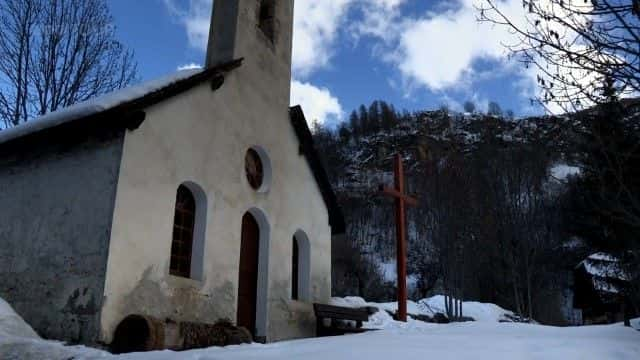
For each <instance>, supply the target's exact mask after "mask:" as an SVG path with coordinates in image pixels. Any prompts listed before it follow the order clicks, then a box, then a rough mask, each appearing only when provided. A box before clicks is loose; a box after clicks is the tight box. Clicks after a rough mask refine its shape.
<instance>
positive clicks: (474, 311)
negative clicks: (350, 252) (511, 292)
mask: <svg viewBox="0 0 640 360" xmlns="http://www.w3.org/2000/svg"><path fill="white" fill-rule="evenodd" d="M330 304H332V305H336V306H345V307H364V306H375V307H377V308H378V309H380V311H379V312H377V313H376V314H374V315H372V316H371V317H370V318H369V322H367V323H365V324H364V326H365V327H367V328H374V329H388V328H397V327H401V328H407V327H416V326H417V327H420V326H421V324H426V323H424V322H422V321H413V320H411V321H409V322H408V323H406V324H405V323H402V322H397V321H395V320H393V318H392V317H391V315H389V313H388V312H387V311H389V312H391V313H395V312H396V311H397V310H398V303H397V302H388V303H373V302H367V301H365V300H364V299H363V298H360V297H355V296H349V297H344V298H332V299H331V302H330ZM407 312H408V313H409V314H412V315H427V316H430V317H433V316H434V315H435V314H437V313H443V314H444V313H445V305H444V296H442V295H436V296H433V297H430V298H427V299H422V300H420V301H418V302H414V301H411V300H409V301H407ZM462 314H463V315H464V316H470V317H472V318H473V319H474V320H476V321H479V322H492V323H496V322H500V321H509V320H508V316H513V315H514V314H513V312H511V311H509V310H505V309H503V308H501V307H500V306H498V305H495V304H486V303H480V302H475V301H465V302H463V303H462Z"/></svg>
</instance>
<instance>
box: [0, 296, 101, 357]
mask: <svg viewBox="0 0 640 360" xmlns="http://www.w3.org/2000/svg"><path fill="white" fill-rule="evenodd" d="M107 355H108V354H107V353H106V352H104V351H100V350H96V349H90V348H87V347H84V346H65V345H64V344H63V343H60V342H57V341H47V340H43V339H42V338H40V336H38V334H36V332H35V331H33V329H32V328H31V326H29V324H27V323H26V322H25V321H24V320H23V319H22V318H21V317H20V315H18V314H17V313H16V312H15V311H14V310H13V308H12V307H11V305H9V304H8V303H7V302H6V301H4V300H3V299H2V298H0V359H2V360H31V359H33V360H41V359H47V360H67V359H95V358H98V357H104V356H107Z"/></svg>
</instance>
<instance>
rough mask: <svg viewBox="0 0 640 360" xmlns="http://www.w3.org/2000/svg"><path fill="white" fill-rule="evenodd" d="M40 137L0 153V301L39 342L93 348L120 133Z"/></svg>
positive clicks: (98, 313)
mask: <svg viewBox="0 0 640 360" xmlns="http://www.w3.org/2000/svg"><path fill="white" fill-rule="evenodd" d="M57 135H61V134H57ZM46 136H55V134H49V135H46V134H43V135H41V136H40V135H39V138H38V139H36V141H33V142H30V141H26V142H25V141H22V142H20V144H19V145H15V146H11V147H8V146H7V145H3V147H2V151H0V155H1V156H0V296H1V297H3V298H4V299H6V300H7V301H9V303H11V305H12V306H13V307H14V308H15V309H16V311H17V312H18V313H19V314H20V315H21V316H22V317H24V319H25V320H26V321H27V322H28V323H29V324H31V326H33V328H34V329H35V330H36V331H37V332H38V333H39V334H40V335H41V336H44V337H46V338H53V339H59V340H66V341H70V342H79V343H87V344H95V342H96V341H97V340H98V334H99V322H98V321H99V315H100V309H101V304H102V296H103V288H104V278H105V272H106V263H107V250H108V242H109V236H110V229H111V220H112V214H113V206H114V201H115V190H116V183H117V176H118V168H119V165H120V157H121V153H122V145H123V138H124V134H123V131H117V132H103V133H101V134H100V135H89V136H88V137H84V136H83V137H82V140H78V139H71V138H79V136H65V137H64V138H66V140H60V141H56V142H55V144H53V142H51V141H49V142H48V141H47V138H46Z"/></svg>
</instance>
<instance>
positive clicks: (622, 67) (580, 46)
mask: <svg viewBox="0 0 640 360" xmlns="http://www.w3.org/2000/svg"><path fill="white" fill-rule="evenodd" d="M522 5H523V12H522V14H521V15H522V16H520V14H518V15H515V14H508V13H507V12H506V11H507V10H506V6H504V4H501V3H500V2H499V1H496V0H483V1H482V3H481V5H480V6H478V10H479V13H480V16H479V20H480V21H484V22H490V23H492V24H499V25H503V26H505V27H507V28H508V29H509V30H510V31H511V32H512V33H513V34H515V40H514V41H513V42H512V43H508V44H504V45H505V46H506V47H507V48H508V49H509V50H510V53H511V55H512V56H515V57H516V58H518V59H519V60H520V61H522V62H523V63H524V64H525V65H526V66H527V67H528V66H535V67H536V68H537V70H538V73H539V75H538V83H539V85H540V87H541V90H542V91H541V95H540V98H539V100H540V101H541V103H543V104H548V103H550V102H554V103H556V104H558V105H560V106H561V107H562V109H563V110H565V111H575V110H579V109H582V108H584V107H586V106H590V105H593V104H600V103H604V102H607V101H608V99H609V95H608V94H607V91H608V90H607V89H611V88H613V89H615V91H616V93H617V95H619V96H624V95H630V94H634V93H638V91H640V50H638V43H639V42H640V18H639V16H640V1H638V0H590V1H586V0H523V1H522Z"/></svg>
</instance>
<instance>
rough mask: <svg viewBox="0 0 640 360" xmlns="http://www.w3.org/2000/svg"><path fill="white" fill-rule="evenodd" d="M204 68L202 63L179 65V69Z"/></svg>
mask: <svg viewBox="0 0 640 360" xmlns="http://www.w3.org/2000/svg"><path fill="white" fill-rule="evenodd" d="M195 69H202V65H199V64H196V63H190V64H184V65H180V66H178V71H183V70H195Z"/></svg>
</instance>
